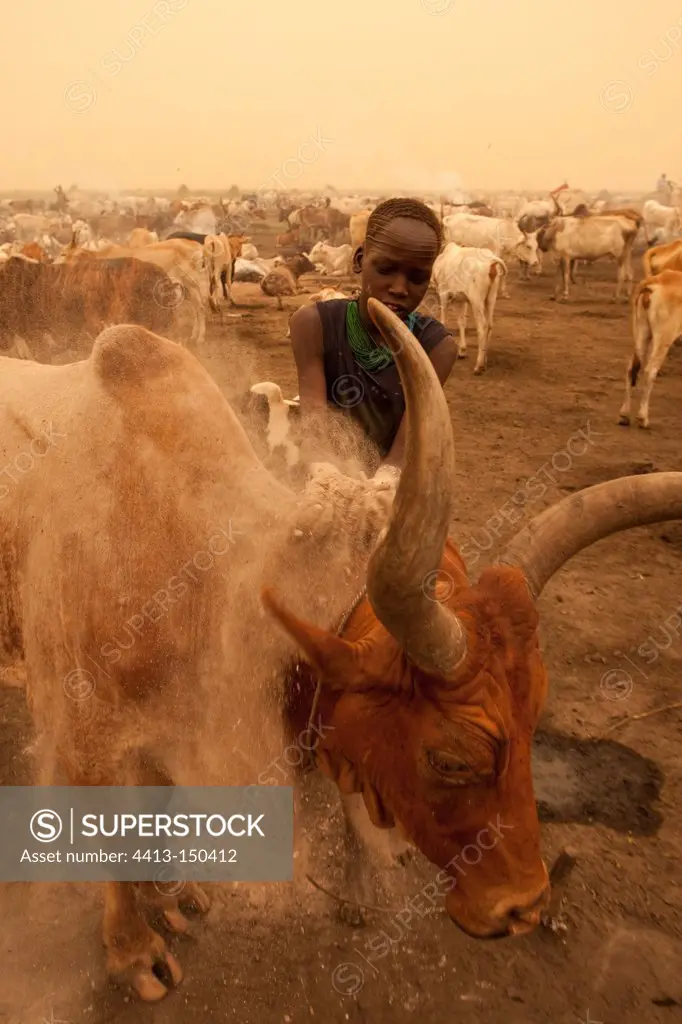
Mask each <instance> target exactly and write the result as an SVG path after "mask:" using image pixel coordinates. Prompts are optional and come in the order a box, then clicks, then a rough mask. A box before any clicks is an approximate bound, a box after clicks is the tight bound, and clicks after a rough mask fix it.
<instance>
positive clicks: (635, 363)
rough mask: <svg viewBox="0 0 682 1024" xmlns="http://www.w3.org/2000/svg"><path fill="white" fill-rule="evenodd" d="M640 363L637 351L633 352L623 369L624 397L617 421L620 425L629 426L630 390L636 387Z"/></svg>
mask: <svg viewBox="0 0 682 1024" xmlns="http://www.w3.org/2000/svg"><path fill="white" fill-rule="evenodd" d="M641 368H642V364H641V362H640V360H639V356H638V355H637V353H636V352H635V353H633V356H632V358H631V359H630V362H629V363H628V365H627V369H626V371H625V398H624V399H623V404H622V405H621V407H620V413H619V415H618V422H619V424H620V425H621V426H622V427H629V426H630V409H631V407H632V392H633V390H634V388H636V387H637V378H638V377H639V371H640V370H641Z"/></svg>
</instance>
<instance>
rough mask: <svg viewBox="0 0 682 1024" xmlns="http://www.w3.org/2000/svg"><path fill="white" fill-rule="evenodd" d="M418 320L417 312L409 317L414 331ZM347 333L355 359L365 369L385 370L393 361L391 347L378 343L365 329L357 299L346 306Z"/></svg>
mask: <svg viewBox="0 0 682 1024" xmlns="http://www.w3.org/2000/svg"><path fill="white" fill-rule="evenodd" d="M416 320H417V314H416V313H410V314H409V315H408V317H407V326H408V327H409V329H410V330H411V331H413V332H414V325H415V323H416ZM346 334H347V335H348V344H349V345H350V347H351V351H352V353H353V355H354V356H355V361H356V362H357V363H359V365H360V366H361V367H362V368H363V370H368V371H369V372H370V373H376V372H377V371H378V370H385V369H386V367H387V366H391V364H392V363H393V353H392V352H391V350H390V348H389V347H388V346H387V345H381V344H380V345H377V344H376V342H375V341H374V340H373V338H372V336H371V335H370V334H369V333H368V331H367V330H365V327H364V325H363V323H362V320H361V319H360V307H359V306H358V303H357V302H356V301H355V300H353V301H352V302H349V303H348V306H347V307H346Z"/></svg>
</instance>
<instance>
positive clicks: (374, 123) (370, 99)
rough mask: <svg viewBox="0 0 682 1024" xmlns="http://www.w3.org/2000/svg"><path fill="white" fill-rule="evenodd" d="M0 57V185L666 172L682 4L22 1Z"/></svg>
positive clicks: (528, 183)
mask: <svg viewBox="0 0 682 1024" xmlns="http://www.w3.org/2000/svg"><path fill="white" fill-rule="evenodd" d="M0 60H1V63H0V66H1V67H2V71H3V85H4V88H3V90H2V99H0V112H2V124H3V126H4V139H3V142H4V145H3V152H2V159H1V160H0V190H1V189H3V188H4V189H12V188H45V187H47V188H51V187H53V186H54V185H56V184H57V183H58V182H59V183H61V184H63V185H64V187H65V188H66V187H68V186H69V185H71V184H73V183H75V182H77V183H78V184H79V185H80V186H81V187H84V188H87V187H99V188H112V189H126V188H128V189H129V188H135V187H138V188H154V187H159V188H173V187H177V186H178V185H179V184H180V183H182V182H185V183H186V184H187V185H188V186H189V187H190V188H191V189H194V190H199V189H201V188H228V187H229V186H230V185H231V184H232V183H236V184H238V185H239V186H241V187H250V188H256V187H258V186H259V185H261V184H263V185H265V184H269V185H273V186H274V184H275V177H274V176H275V175H277V176H278V177H279V179H280V181H281V182H282V184H284V185H285V186H287V187H291V186H296V187H299V188H307V187H310V188H315V187H320V186H324V185H325V184H327V183H331V184H333V185H335V186H337V187H343V188H350V189H352V188H377V189H379V188H395V189H400V188H401V187H402V188H405V189H407V188H412V189H431V188H432V189H438V188H442V187H445V186H447V185H449V184H455V183H459V184H461V186H462V187H464V188H476V187H480V188H484V189H485V188H504V187H508V188H534V189H549V188H552V187H555V186H557V185H560V184H561V183H562V181H563V180H564V178H566V179H567V180H568V182H569V184H570V185H571V186H572V187H575V188H579V187H582V188H586V189H594V188H601V187H607V188H611V189H628V188H632V189H635V188H643V189H648V188H653V187H654V185H655V181H656V179H657V178H658V176H659V174H660V172H661V171H665V172H667V173H668V175H669V176H670V177H672V178H673V179H674V180H676V181H682V134H681V132H680V110H681V109H682V104H681V101H682V0H646V2H644V3H642V2H641V0H636V2H635V0H571V2H570V3H568V4H562V3H559V0H344V2H343V3H328V2H327V3H325V2H324V0H293V2H289V3H282V2H281V0H255V2H253V0H251V2H246V3H235V2H226V0H115V2H106V0H55V2H51V0H21V3H14V4H8V5H6V6H5V7H4V9H3V33H2V42H1V43H0ZM311 138H312V139H313V141H312V142H311V141H310V140H311ZM316 139H317V141H315V140H316ZM301 147H302V148H301Z"/></svg>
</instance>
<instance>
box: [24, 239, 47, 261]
mask: <svg viewBox="0 0 682 1024" xmlns="http://www.w3.org/2000/svg"><path fill="white" fill-rule="evenodd" d="M18 255H19V256H26V257H27V258H28V259H29V260H37V261H38V263H51V262H52V261H51V260H50V257H49V256H48V255H47V253H46V252H45V250H44V249H43V247H42V245H38V243H37V242H27V243H26V245H23V246H22V247H21V250H20V252H19V253H18Z"/></svg>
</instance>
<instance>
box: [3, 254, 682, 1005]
mask: <svg viewBox="0 0 682 1024" xmlns="http://www.w3.org/2000/svg"><path fill="white" fill-rule="evenodd" d="M41 269H42V270H45V269H46V268H41ZM369 310H370V315H371V316H372V317H373V319H374V321H375V323H376V324H377V326H378V327H379V328H380V330H381V333H382V336H383V338H384V340H385V343H386V344H387V345H388V346H389V347H390V348H391V350H392V352H393V354H394V358H395V362H396V366H397V368H398V370H399V373H400V377H401V380H402V382H403V387H404V392H405V402H406V411H405V423H406V428H407V437H406V457H405V466H404V469H403V471H402V474H400V478H399V482H398V483H397V490H396V492H395V497H393V494H392V492H391V491H390V489H389V491H388V492H383V491H380V490H379V488H378V487H376V486H375V485H373V484H372V482H371V481H369V482H368V481H363V480H352V479H350V478H347V477H344V476H342V475H341V474H339V473H338V472H335V471H333V470H332V469H331V468H330V467H328V466H324V465H320V466H317V467H315V468H314V472H313V473H312V475H311V478H310V480H309V482H308V483H307V485H306V486H305V488H304V489H303V490H302V491H301V492H299V493H296V492H294V491H293V490H290V489H289V488H288V487H286V486H285V485H284V484H282V483H281V482H280V481H278V480H277V479H276V478H275V477H274V476H272V475H271V474H270V473H268V472H267V470H266V469H265V467H264V466H263V464H262V463H261V462H260V461H259V459H258V458H257V456H256V453H255V452H254V449H253V447H252V445H251V444H250V442H249V440H248V438H247V436H246V434H245V432H244V430H243V429H242V427H241V425H240V423H239V421H238V419H237V417H236V415H235V413H234V412H233V410H232V409H231V407H230V406H229V405H228V403H227V401H226V400H225V398H224V396H223V394H222V392H221V390H220V389H219V388H218V387H217V386H216V384H215V382H214V381H213V380H212V379H211V377H210V376H209V374H208V373H207V372H206V371H205V370H204V368H203V367H202V366H201V364H200V363H199V361H198V360H197V359H195V358H194V357H193V356H192V355H191V354H190V353H188V352H187V351H186V350H184V349H183V348H182V346H179V345H174V344H173V343H171V342H168V341H166V340H165V339H163V338H160V337H158V336H156V335H153V334H150V333H149V332H148V331H145V330H144V329H142V328H139V327H133V326H129V325H126V326H118V327H113V328H110V329H109V330H107V331H105V332H103V333H102V334H101V335H100V337H99V338H98V339H97V341H96V342H95V345H94V346H93V350H92V353H91V354H90V356H89V358H88V359H87V360H85V361H83V362H79V363H74V364H71V365H70V366H62V367H54V368H49V367H47V368H39V367H36V366H35V365H34V364H30V363H25V362H21V361H18V360H11V359H3V360H2V361H0V436H1V437H2V439H3V446H4V447H3V452H4V455H5V457H6V459H7V461H8V464H9V463H11V462H12V461H13V460H14V459H15V458H16V457H17V456H18V455H19V454H21V453H24V452H25V451H26V446H27V443H28V442H27V438H32V439H34V440H36V441H38V443H39V444H41V443H42V445H45V438H44V436H43V432H44V428H45V424H46V423H48V424H49V430H50V435H49V438H48V442H47V448H46V449H45V454H44V458H43V459H42V460H41V463H40V468H39V469H36V470H35V471H33V472H31V473H25V474H23V475H21V476H19V477H18V478H17V481H16V483H15V484H14V485H13V486H12V487H11V488H10V489H9V493H8V494H7V496H6V497H5V499H4V500H3V501H2V503H0V555H1V557H0V567H1V569H0V571H1V572H2V593H3V603H2V609H1V611H0V624H1V627H2V645H1V648H0V650H1V657H2V660H3V663H5V664H8V663H9V664H11V663H12V662H14V664H15V665H16V663H17V662H18V663H19V666H20V668H21V669H23V672H24V674H25V677H26V679H27V688H28V693H29V698H30V699H29V701H28V704H29V708H30V711H31V715H32V717H33V723H34V733H35V744H34V748H35V750H36V754H37V763H38V764H39V765H40V768H41V778H40V781H41V782H42V783H43V784H46V785H47V784H54V782H63V783H65V784H68V785H73V786H83V785H121V784H124V785H132V786H135V785H137V786H140V785H152V786H174V785H187V784H195V785H197V784H199V785H211V784H216V783H217V782H218V781H219V783H220V784H221V785H248V784H249V783H253V782H254V781H255V780H261V779H263V778H264V777H265V778H268V768H267V766H268V765H272V764H275V763H277V764H278V765H279V766H283V764H284V761H283V759H282V757H281V752H282V750H283V749H286V747H287V742H288V740H289V737H288V736H287V732H291V733H292V734H295V733H296V731H297V729H298V727H299V723H300V722H303V724H304V726H305V725H307V726H308V731H307V732H306V733H305V736H307V737H312V733H311V731H310V726H313V727H314V728H315V730H316V733H317V735H318V736H319V739H318V741H317V742H316V743H310V744H308V743H306V744H305V745H306V748H308V747H311V748H312V758H313V760H314V763H315V764H316V765H317V767H318V768H319V769H320V770H321V771H322V772H323V773H324V774H325V775H326V776H328V777H329V778H331V779H333V780H334V782H335V783H336V785H337V787H338V790H339V792H340V795H341V801H342V803H343V805H344V808H345V810H346V813H347V815H348V818H349V824H350V826H351V827H352V828H353V830H354V831H355V833H356V835H357V836H358V837H360V838H362V840H363V842H364V845H365V847H367V846H368V845H369V844H372V845H374V846H375V848H376V847H379V846H381V849H383V850H384V851H385V850H386V842H385V838H384V841H383V842H382V837H386V834H387V832H386V830H390V829H392V828H393V827H394V826H395V827H396V829H399V830H400V832H401V833H402V835H404V836H405V837H407V838H408V839H409V841H410V842H412V843H413V844H414V845H415V846H416V847H417V848H418V849H419V850H420V851H421V853H422V854H423V855H424V856H425V857H426V858H428V860H429V861H430V862H431V863H432V864H434V865H436V866H437V867H438V868H439V873H438V875H437V876H436V881H435V882H434V883H433V886H432V891H433V893H434V894H437V893H439V892H440V893H441V894H444V895H445V907H446V910H447V913H448V915H449V916H450V918H451V919H452V920H453V921H454V922H455V923H456V924H457V925H459V926H460V927H461V928H462V929H463V930H464V931H465V932H466V933H467V934H469V935H470V936H472V937H475V938H479V939H486V938H494V937H502V936H511V935H523V934H527V933H529V932H531V931H532V930H533V929H534V928H535V927H536V926H537V925H538V923H539V921H540V919H541V915H542V913H543V911H544V910H545V908H546V907H547V905H548V901H549V895H550V891H549V877H548V872H547V869H546V867H545V865H544V863H543V860H542V856H541V851H540V828H539V822H538V815H537V807H536V802H535V796H534V792H533V778H532V769H531V745H532V739H533V734H534V732H535V729H536V727H537V723H538V720H539V718H540V715H541V714H542V711H543V707H544V704H545V700H546V695H547V689H548V680H547V673H546V669H545V667H544V664H543V660H542V654H541V651H540V641H539V635H538V625H539V616H538V612H537V608H536V601H537V599H538V597H539V596H540V594H541V593H542V591H543V589H544V587H545V585H546V584H547V583H548V581H549V580H550V579H551V578H552V576H553V575H554V574H555V573H556V572H558V571H559V570H560V569H561V568H562V566H563V565H564V564H565V563H566V562H567V561H568V560H569V559H570V558H571V557H572V556H574V555H576V554H578V553H579V552H581V551H582V550H583V549H585V548H586V547H588V546H589V545H590V544H592V543H594V542H596V541H599V540H602V539H604V538H606V537H608V536H610V535H612V534H614V533H616V532H618V531H619V530H624V529H629V528H631V527H636V526H641V525H645V524H649V523H656V522H663V521H666V520H670V519H678V518H680V517H681V516H682V474H679V473H655V474H649V475H646V476H635V477H626V478H621V479H618V480H611V481H609V482H607V483H604V484H600V485H598V486H596V487H592V488H589V489H587V490H585V491H582V492H580V493H578V494H573V495H570V496H569V497H567V498H565V499H564V501H562V502H560V503H559V504H558V505H555V506H553V507H552V508H550V509H548V510H546V511H545V512H543V513H542V514H541V515H540V516H538V517H536V519H534V520H533V521H532V522H531V523H529V525H528V526H527V527H526V528H525V529H524V530H522V531H521V532H520V533H519V534H518V535H517V536H516V537H515V538H514V539H513V540H512V541H511V543H510V545H509V547H508V548H507V550H506V551H505V553H504V554H503V555H502V556H501V559H500V562H499V563H498V564H496V565H494V566H491V567H488V568H486V569H484V570H483V572H482V573H481V575H480V577H479V578H478V580H477V581H476V582H473V583H472V582H471V581H470V580H469V578H468V576H467V572H466V567H465V564H464V561H463V559H462V557H461V555H460V553H459V551H458V550H457V548H456V546H455V544H454V542H453V541H452V540H451V539H450V538H449V537H448V529H449V523H450V522H451V518H452V511H453V508H452V488H453V483H454V480H455V472H454V443H453V436H452V425H451V420H450V414H449V412H448V408H447V403H446V400H445V396H444V394H443V390H442V388H441V386H440V384H439V382H438V379H437V376H436V373H435V371H434V369H433V367H432V365H431V363H430V361H429V358H428V356H427V354H426V353H425V352H424V351H423V349H422V348H421V347H420V346H419V344H418V343H417V342H416V341H415V339H414V337H413V336H412V334H411V332H410V331H409V330H408V329H407V327H406V325H404V324H402V323H401V321H400V320H399V319H398V318H397V317H395V316H393V315H392V314H391V313H390V311H388V310H387V309H386V308H385V307H383V306H381V305H380V304H379V303H378V302H376V300H373V299H370V305H369ZM41 438H42V442H41V440H40V439H41ZM36 524H38V527H37V526H36ZM228 552H229V556H228V557H227V558H224V559H223V557H222V556H224V555H225V554H227V553H228ZM197 553H198V554H200V555H202V562H201V566H202V568H201V570H200V571H197V572H192V571H190V573H189V578H190V579H191V580H192V583H191V584H190V583H189V582H188V581H187V577H186V576H185V570H186V568H187V566H189V565H190V564H191V563H194V565H195V566H196V568H197V570H199V563H198V561H197ZM221 559H222V560H221ZM207 561H208V567H207V568H205V567H206V562H207ZM180 567H182V568H180ZM179 574H182V575H179ZM183 576H185V579H183ZM425 581H429V587H428V588H427V587H426V586H425ZM431 581H435V582H431ZM180 585H182V588H181V587H180ZM171 587H172V588H173V591H172V593H171V591H170V589H169V588H171ZM356 588H361V589H360V590H359V593H358V591H357V590H356ZM259 592H260V593H261V594H262V599H261V601H259ZM183 595H188V596H183ZM279 595H281V596H279ZM261 603H262V604H264V605H265V608H266V609H267V611H268V612H269V613H270V615H269V616H266V617H263V615H262V607H261ZM292 607H295V608H296V614H294V613H293V612H292V611H290V610H289V609H290V608H292ZM159 612H161V614H159ZM133 619H134V620H135V621H136V622H138V625H137V626H136V627H135V633H136V636H135V640H134V642H133V643H131V642H130V640H131V638H130V635H129V634H130V629H131V627H130V622H132V621H133ZM140 620H141V621H140ZM339 623H340V625H339ZM86 666H87V668H86ZM104 666H106V667H104ZM74 674H75V675H79V676H80V678H82V677H83V675H85V676H86V678H88V680H89V681H90V686H89V689H90V694H89V696H88V698H87V700H86V701H83V700H73V699H71V695H70V692H69V690H70V688H69V686H67V685H65V680H66V681H67V682H68V681H69V680H70V679H72V678H73V677H74ZM313 702H314V704H313ZM285 723H286V724H285ZM287 726H288V728H287ZM322 726H324V729H323V728H321V727H322ZM245 730H246V733H245ZM299 735H301V733H300V730H299ZM245 736H246V739H245ZM303 742H305V741H299V744H301V743H303ZM244 747H246V753H244V754H243V755H242V754H240V756H239V757H237V756H230V753H231V752H233V751H236V750H237V749H238V750H239V751H240V752H241V751H242V750H243V748H244ZM296 749H297V750H298V749H301V748H300V746H299V745H297V748H296ZM216 750H220V751H222V752H224V753H225V755H226V756H221V757H220V758H216V757H215V751H216ZM291 763H292V762H291V761H290V760H289V759H288V758H287V759H286V764H287V765H289V764H291ZM295 763H300V761H299V762H295ZM306 778H307V777H306V775H305V774H303V773H301V775H300V779H299V782H300V786H301V787H305V785H306ZM293 781H294V773H293V772H292V771H290V770H289V771H288V770H287V769H286V768H283V767H282V778H281V781H280V778H279V776H277V777H276V781H275V783H274V784H284V785H291V784H292V783H293ZM268 782H269V783H270V784H272V776H270V778H269V779H268ZM295 820H297V821H299V820H300V818H299V816H298V815H296V818H295ZM370 822H371V825H370ZM372 826H374V828H373V827H372ZM316 838H317V836H316ZM467 849H474V851H475V852H477V853H478V854H479V856H478V858H477V860H476V861H475V862H472V861H471V859H470V857H471V855H468V856H467V857H464V854H465V853H466V851H467ZM301 852H302V853H303V854H304V855H305V850H302V851H301ZM460 862H463V863H464V864H465V865H467V866H469V865H471V864H472V863H473V864H475V867H476V870H471V869H470V868H469V867H467V869H466V870H465V869H463V868H462V866H461V863H460ZM296 863H297V865H303V864H304V856H302V857H299V858H298V860H297V862H296ZM355 864H356V859H355V858H354V860H353V861H351V862H349V866H350V867H351V868H352V867H354V866H355ZM377 868H378V865H377V863H376V861H375V862H374V870H375V872H376V873H378V871H377ZM180 888H181V891H180V892H179V893H178V892H177V890H176V894H175V895H172V894H170V893H165V894H163V895H162V894H161V893H160V892H159V891H158V888H156V887H155V886H154V885H153V884H152V883H131V882H118V881H109V882H106V883H104V931H103V939H104V946H105V949H106V958H107V969H108V971H109V973H110V975H111V976H112V977H113V978H115V979H117V980H119V981H123V982H125V983H127V984H130V985H132V987H133V989H134V990H135V991H136V992H137V993H138V995H139V996H140V997H141V998H142V999H144V1000H147V1001H157V1000H159V999H161V998H163V997H164V996H165V995H166V994H167V991H168V989H167V986H166V984H164V981H162V980H161V979H162V978H164V980H166V981H167V982H168V983H169V984H178V983H179V982H180V981H181V980H182V969H181V967H180V965H179V963H178V961H177V960H176V958H175V956H174V955H172V954H171V953H170V952H169V950H168V948H167V946H166V942H165V941H164V938H163V937H162V935H161V934H160V933H159V932H157V931H155V930H153V929H152V927H151V926H150V925H149V924H148V923H147V921H146V920H145V916H144V915H145V909H146V908H147V907H148V906H149V904H150V903H151V904H152V906H151V908H150V909H151V910H152V911H154V910H156V912H157V913H158V914H159V916H163V919H164V921H165V925H166V926H167V927H168V928H169V929H170V930H172V931H176V932H181V931H183V930H185V929H186V927H187V921H186V918H185V917H184V916H183V914H182V910H181V907H182V906H183V905H184V904H185V903H187V904H192V903H194V904H195V906H197V907H198V908H199V909H200V910H202V911H205V910H206V909H207V906H208V899H207V897H206V895H205V894H204V893H203V891H202V890H201V889H200V887H199V886H197V885H196V884H194V883H191V882H190V883H185V884H184V886H182V887H180ZM138 895H139V897H140V898H138ZM431 898H432V897H429V899H431Z"/></svg>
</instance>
